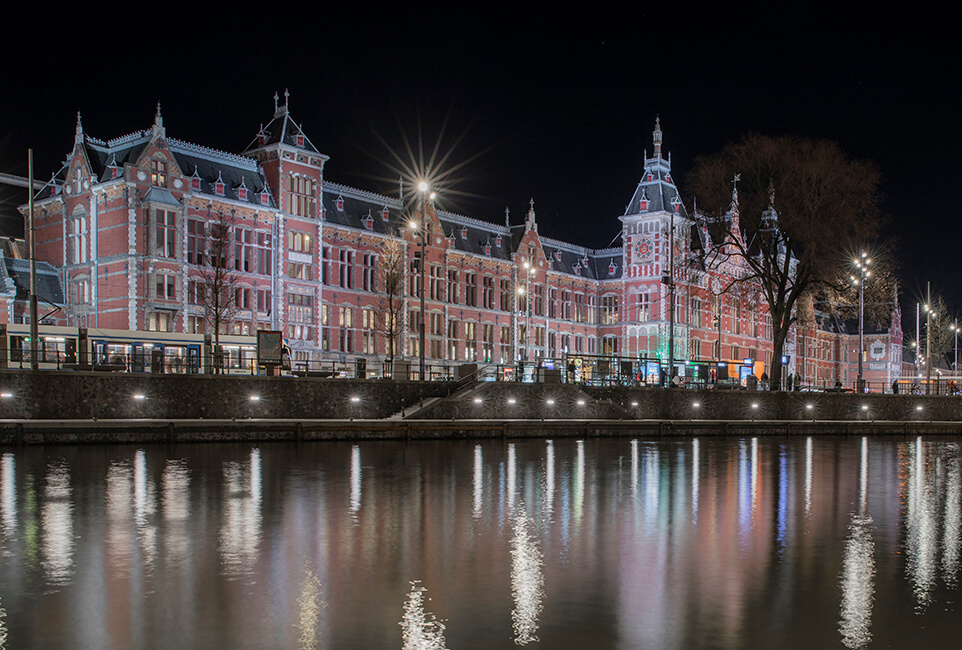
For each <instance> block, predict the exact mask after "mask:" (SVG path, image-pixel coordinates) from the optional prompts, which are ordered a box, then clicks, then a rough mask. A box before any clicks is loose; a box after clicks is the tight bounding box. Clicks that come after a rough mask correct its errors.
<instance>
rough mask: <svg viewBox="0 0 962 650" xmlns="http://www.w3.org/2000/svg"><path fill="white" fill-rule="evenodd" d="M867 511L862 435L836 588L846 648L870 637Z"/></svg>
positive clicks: (871, 554) (871, 566)
mask: <svg viewBox="0 0 962 650" xmlns="http://www.w3.org/2000/svg"><path fill="white" fill-rule="evenodd" d="M872 524H873V521H872V517H870V516H869V514H868V438H864V437H863V438H862V444H861V454H860V457H859V487H858V512H857V513H855V514H853V515H852V521H851V523H850V524H849V534H848V537H846V539H845V546H844V549H843V551H842V571H841V574H840V579H839V587H840V589H841V592H842V602H841V616H842V618H841V620H840V621H839V628H838V631H839V633H840V634H841V635H842V644H843V645H844V646H845V647H847V648H864V647H865V646H866V645H868V644H869V642H870V641H871V640H872V633H871V627H872V605H873V602H874V599H875V542H874V541H873V539H872Z"/></svg>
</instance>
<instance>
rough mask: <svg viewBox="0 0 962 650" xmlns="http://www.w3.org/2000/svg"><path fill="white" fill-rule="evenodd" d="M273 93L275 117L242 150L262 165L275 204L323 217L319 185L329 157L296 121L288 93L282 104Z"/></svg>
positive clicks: (297, 213) (302, 214) (297, 212)
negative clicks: (320, 150)
mask: <svg viewBox="0 0 962 650" xmlns="http://www.w3.org/2000/svg"><path fill="white" fill-rule="evenodd" d="M279 100H280V97H278V95H277V93H274V117H273V118H271V120H270V122H268V123H267V125H266V126H265V125H263V124H262V125H261V127H260V129H259V130H258V132H257V135H256V136H255V137H254V140H253V141H252V142H251V143H250V144H249V145H248V146H247V149H246V150H245V151H244V155H245V156H250V157H252V158H255V159H256V160H257V161H258V162H259V163H260V164H261V166H262V167H263V168H264V175H265V177H266V178H267V182H268V185H270V188H271V191H272V192H273V194H274V197H275V198H276V200H277V204H278V206H280V208H281V209H282V210H283V211H285V212H289V213H291V214H293V215H295V216H298V217H305V218H308V219H320V218H322V207H321V186H322V183H323V178H324V163H325V162H327V160H328V156H325V155H324V154H322V153H320V152H319V151H318V150H317V147H315V146H314V143H312V142H311V140H310V138H308V137H307V134H306V133H305V132H304V129H303V128H302V127H301V125H300V124H298V123H297V122H295V121H294V120H293V118H292V117H291V112H290V93H289V92H288V91H286V90H285V91H284V103H283V104H281V103H279Z"/></svg>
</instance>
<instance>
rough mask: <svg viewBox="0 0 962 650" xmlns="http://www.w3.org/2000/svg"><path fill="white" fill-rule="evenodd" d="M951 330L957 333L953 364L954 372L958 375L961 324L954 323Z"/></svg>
mask: <svg viewBox="0 0 962 650" xmlns="http://www.w3.org/2000/svg"><path fill="white" fill-rule="evenodd" d="M949 329H951V330H952V331H953V332H954V333H955V362H954V363H953V364H952V372H956V373H957V372H958V371H959V324H958V323H952V324H951V325H949Z"/></svg>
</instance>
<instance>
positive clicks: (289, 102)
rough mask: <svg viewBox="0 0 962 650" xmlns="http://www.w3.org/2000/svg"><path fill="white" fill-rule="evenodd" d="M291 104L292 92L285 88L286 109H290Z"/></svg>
mask: <svg viewBox="0 0 962 650" xmlns="http://www.w3.org/2000/svg"><path fill="white" fill-rule="evenodd" d="M290 105H291V94H290V93H289V92H288V91H287V88H285V89H284V110H288V109H289V108H290Z"/></svg>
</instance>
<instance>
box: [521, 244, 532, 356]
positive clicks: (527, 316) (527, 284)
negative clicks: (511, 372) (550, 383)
mask: <svg viewBox="0 0 962 650" xmlns="http://www.w3.org/2000/svg"><path fill="white" fill-rule="evenodd" d="M524 271H525V272H524V287H518V294H519V295H522V296H524V345H523V346H522V348H521V360H522V363H523V362H524V361H527V360H528V330H529V329H531V276H532V275H534V273H535V268H534V265H533V264H532V263H531V262H528V261H525V263H524Z"/></svg>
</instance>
